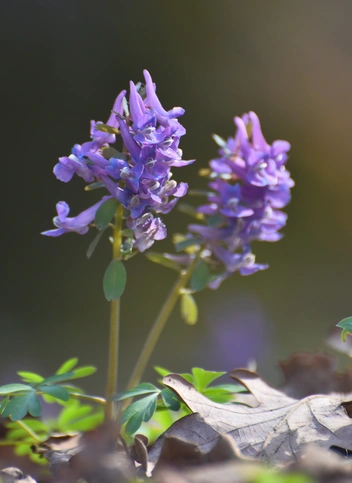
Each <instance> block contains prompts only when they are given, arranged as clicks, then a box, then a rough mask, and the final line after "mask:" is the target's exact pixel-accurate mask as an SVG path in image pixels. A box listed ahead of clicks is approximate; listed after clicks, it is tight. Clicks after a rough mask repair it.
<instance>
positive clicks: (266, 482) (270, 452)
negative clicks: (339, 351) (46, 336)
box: [13, 353, 352, 483]
mask: <svg viewBox="0 0 352 483" xmlns="http://www.w3.org/2000/svg"><path fill="white" fill-rule="evenodd" d="M280 366H281V369H282V371H283V374H284V378H285V382H284V384H283V386H282V387H281V389H280V390H278V389H274V388H273V387H271V386H269V385H268V384H267V383H266V382H264V381H263V380H262V379H261V378H260V377H259V376H258V375H257V374H256V373H254V372H251V371H248V370H245V369H238V370H235V371H232V372H231V373H230V374H229V375H230V377H231V378H232V379H234V380H235V381H236V382H237V383H239V384H242V385H243V386H244V387H245V388H247V390H248V394H241V396H240V399H241V401H240V402H237V403H227V404H219V403H216V402H213V401H211V400H210V399H208V398H207V397H205V396H204V395H202V394H201V393H199V392H198V391H197V390H196V389H195V387H194V386H193V385H192V384H191V383H190V382H188V381H187V380H186V379H184V378H183V377H182V376H180V375H178V374H169V375H167V376H165V377H164V379H163V382H164V384H165V386H166V387H167V388H169V389H170V390H172V391H173V392H175V393H176V394H177V395H178V396H179V397H180V398H181V399H182V401H183V402H184V403H185V404H186V405H187V406H188V407H189V408H190V410H191V411H192V414H190V415H188V416H185V417H184V418H182V419H180V420H178V421H176V422H175V423H174V424H173V425H172V426H171V427H170V428H169V429H168V430H167V431H166V432H165V433H164V434H163V435H162V436H160V438H159V439H158V440H157V441H156V442H155V443H154V444H153V445H152V446H151V447H148V440H147V438H145V437H144V436H142V435H136V436H135V444H134V446H132V448H128V449H127V448H126V447H124V446H123V445H121V444H119V445H118V446H116V438H117V434H118V432H119V431H118V428H117V427H112V426H111V427H109V426H107V425H105V426H103V427H101V428H99V429H98V430H95V431H91V432H89V433H86V434H84V435H83V437H82V438H81V439H80V440H79V444H78V445H77V443H75V442H74V441H73V442H72V445H69V447H67V446H64V447H62V448H60V447H58V446H55V445H54V442H53V441H48V442H47V443H45V445H44V446H43V447H44V450H45V451H44V453H45V457H46V458H47V459H48V460H49V463H50V466H51V468H52V476H53V478H54V479H53V480H52V481H58V482H63V481H64V482H65V483H71V482H72V483H73V482H75V481H78V480H79V479H80V478H81V479H82V478H83V479H84V481H86V482H88V483H102V482H104V483H116V482H119V483H132V482H135V481H140V480H143V479H147V480H148V479H150V478H151V480H150V481H153V483H154V482H155V483H208V482H209V483H211V482H214V481H217V482H218V483H227V482H228V483H351V481H352V460H351V459H350V455H351V454H352V420H351V419H350V415H352V409H351V408H352V402H351V401H352V392H351V381H352V377H351V373H350V372H349V371H347V372H345V373H336V371H335V369H336V365H335V363H334V360H333V359H332V357H331V356H329V355H326V354H303V353H302V354H295V355H294V356H293V357H292V358H291V359H290V360H289V361H286V362H283V363H280ZM337 391H338V392H337ZM42 449H43V448H42ZM53 470H54V471H53ZM13 481H21V480H20V479H19V480H13Z"/></svg>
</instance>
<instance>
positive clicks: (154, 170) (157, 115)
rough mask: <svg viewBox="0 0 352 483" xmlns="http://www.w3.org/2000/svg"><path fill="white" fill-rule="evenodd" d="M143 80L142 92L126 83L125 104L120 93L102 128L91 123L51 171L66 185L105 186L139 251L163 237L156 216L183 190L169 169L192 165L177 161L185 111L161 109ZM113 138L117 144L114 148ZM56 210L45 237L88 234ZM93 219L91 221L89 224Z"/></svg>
mask: <svg viewBox="0 0 352 483" xmlns="http://www.w3.org/2000/svg"><path fill="white" fill-rule="evenodd" d="M144 78H145V88H143V89H142V88H141V85H135V84H134V83H133V82H131V83H130V95H129V103H127V101H126V91H122V92H121V93H120V94H119V95H118V97H117V98H116V101H115V103H114V106H113V109H112V111H111V115H110V117H109V119H108V120H107V122H106V124H103V123H101V122H100V121H98V122H96V121H91V128H90V135H91V140H90V141H88V142H86V143H83V144H82V145H80V144H75V146H74V147H73V149H72V153H71V155H69V156H68V157H67V156H65V157H62V158H59V162H58V164H57V165H56V166H55V168H54V174H55V176H56V177H57V178H58V179H59V180H60V181H63V182H68V181H70V180H71V179H72V177H73V176H74V174H76V175H77V176H79V177H81V178H83V179H84V181H86V182H88V183H92V182H99V183H100V184H102V185H103V186H105V188H106V189H107V191H108V192H109V194H110V195H111V196H112V197H115V198H116V199H117V200H118V201H119V202H120V203H122V204H123V206H124V208H125V213H126V217H125V218H126V224H127V226H128V227H129V228H130V229H132V230H133V232H134V239H133V243H134V247H135V248H137V249H138V250H140V251H144V250H146V249H147V248H149V246H151V245H152V244H153V243H154V240H160V239H162V238H165V237H166V228H165V225H164V224H163V223H162V221H161V220H160V218H158V217H156V216H155V214H157V213H163V214H166V213H168V212H169V211H171V210H172V208H173V207H174V206H175V204H176V203H177V200H178V199H179V198H181V197H183V196H184V195H185V194H186V193H187V189H188V185H187V184H186V183H182V182H181V183H177V182H176V181H175V180H173V179H172V172H171V168H172V167H182V166H187V165H188V164H191V163H193V162H194V160H190V161H184V160H182V151H181V150H180V149H179V143H180V138H181V137H182V136H183V135H184V134H185V132H186V131H185V129H184V127H183V126H182V125H181V124H180V123H179V121H178V119H177V118H178V117H179V116H182V115H183V114H184V110H183V109H182V108H180V107H175V108H173V109H171V110H169V111H167V110H165V109H164V108H163V106H162V104H161V102H160V100H159V99H158V97H157V95H156V90H155V84H154V83H153V81H152V78H151V76H150V74H149V72H148V71H146V70H145V71H144ZM118 134H119V135H120V136H121V138H119V136H117V135H118ZM117 137H118V140H120V141H121V140H122V143H121V142H120V146H118V147H117V148H116V147H115V142H116V141H117ZM65 206H66V207H67V205H65ZM94 206H95V205H94ZM92 208H93V207H92ZM61 209H62V210H63V211H62V214H59V215H58V217H56V218H55V223H57V224H56V226H58V229H57V230H50V231H49V232H44V234H46V235H49V236H58V235H61V234H63V233H66V232H68V231H77V232H78V233H85V232H86V231H87V230H85V229H84V228H78V229H69V228H68V227H69V224H68V225H67V223H66V221H65V220H71V219H70V218H67V213H66V208H65V209H63V205H62V207H61V205H60V213H61ZM65 216H66V218H65ZM93 220H94V217H93V218H92V220H90V223H91V222H92V221H93ZM65 223H66V224H65ZM58 224H60V226H59V225H58ZM66 225H67V226H66ZM74 226H76V225H74Z"/></svg>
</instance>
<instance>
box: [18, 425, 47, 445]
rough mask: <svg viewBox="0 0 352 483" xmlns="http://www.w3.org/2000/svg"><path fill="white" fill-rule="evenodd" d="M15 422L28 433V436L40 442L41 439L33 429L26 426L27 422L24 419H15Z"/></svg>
mask: <svg viewBox="0 0 352 483" xmlns="http://www.w3.org/2000/svg"><path fill="white" fill-rule="evenodd" d="M16 423H17V424H18V425H19V426H20V427H21V428H22V429H24V430H25V431H26V433H28V434H29V436H30V437H31V438H33V439H34V440H35V441H36V442H37V443H41V441H42V440H41V439H40V437H39V436H38V435H37V433H36V432H35V431H33V429H31V428H30V427H29V426H27V424H26V423H25V422H24V421H21V420H19V421H16Z"/></svg>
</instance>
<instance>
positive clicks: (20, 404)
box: [2, 392, 41, 421]
mask: <svg viewBox="0 0 352 483" xmlns="http://www.w3.org/2000/svg"><path fill="white" fill-rule="evenodd" d="M28 412H29V413H30V414H31V415H32V416H34V417H38V416H40V413H41V404H40V401H39V399H38V397H37V396H36V395H35V393H34V392H31V393H28V394H25V395H24V396H14V397H13V398H12V399H11V401H10V402H9V403H8V404H7V406H6V407H5V409H4V411H3V413H2V416H3V417H5V418H7V417H10V419H11V421H19V420H20V419H23V418H24V417H25V415H26V414H27V413H28Z"/></svg>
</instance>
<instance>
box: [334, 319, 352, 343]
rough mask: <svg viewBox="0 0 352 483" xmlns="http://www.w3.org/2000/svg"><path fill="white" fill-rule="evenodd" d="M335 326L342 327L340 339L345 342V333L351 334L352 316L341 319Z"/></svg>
mask: <svg viewBox="0 0 352 483" xmlns="http://www.w3.org/2000/svg"><path fill="white" fill-rule="evenodd" d="M336 327H340V329H342V333H341V340H342V341H343V342H345V341H346V337H347V335H352V317H347V318H346V319H343V320H341V322H339V323H338V324H337V326H336Z"/></svg>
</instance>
